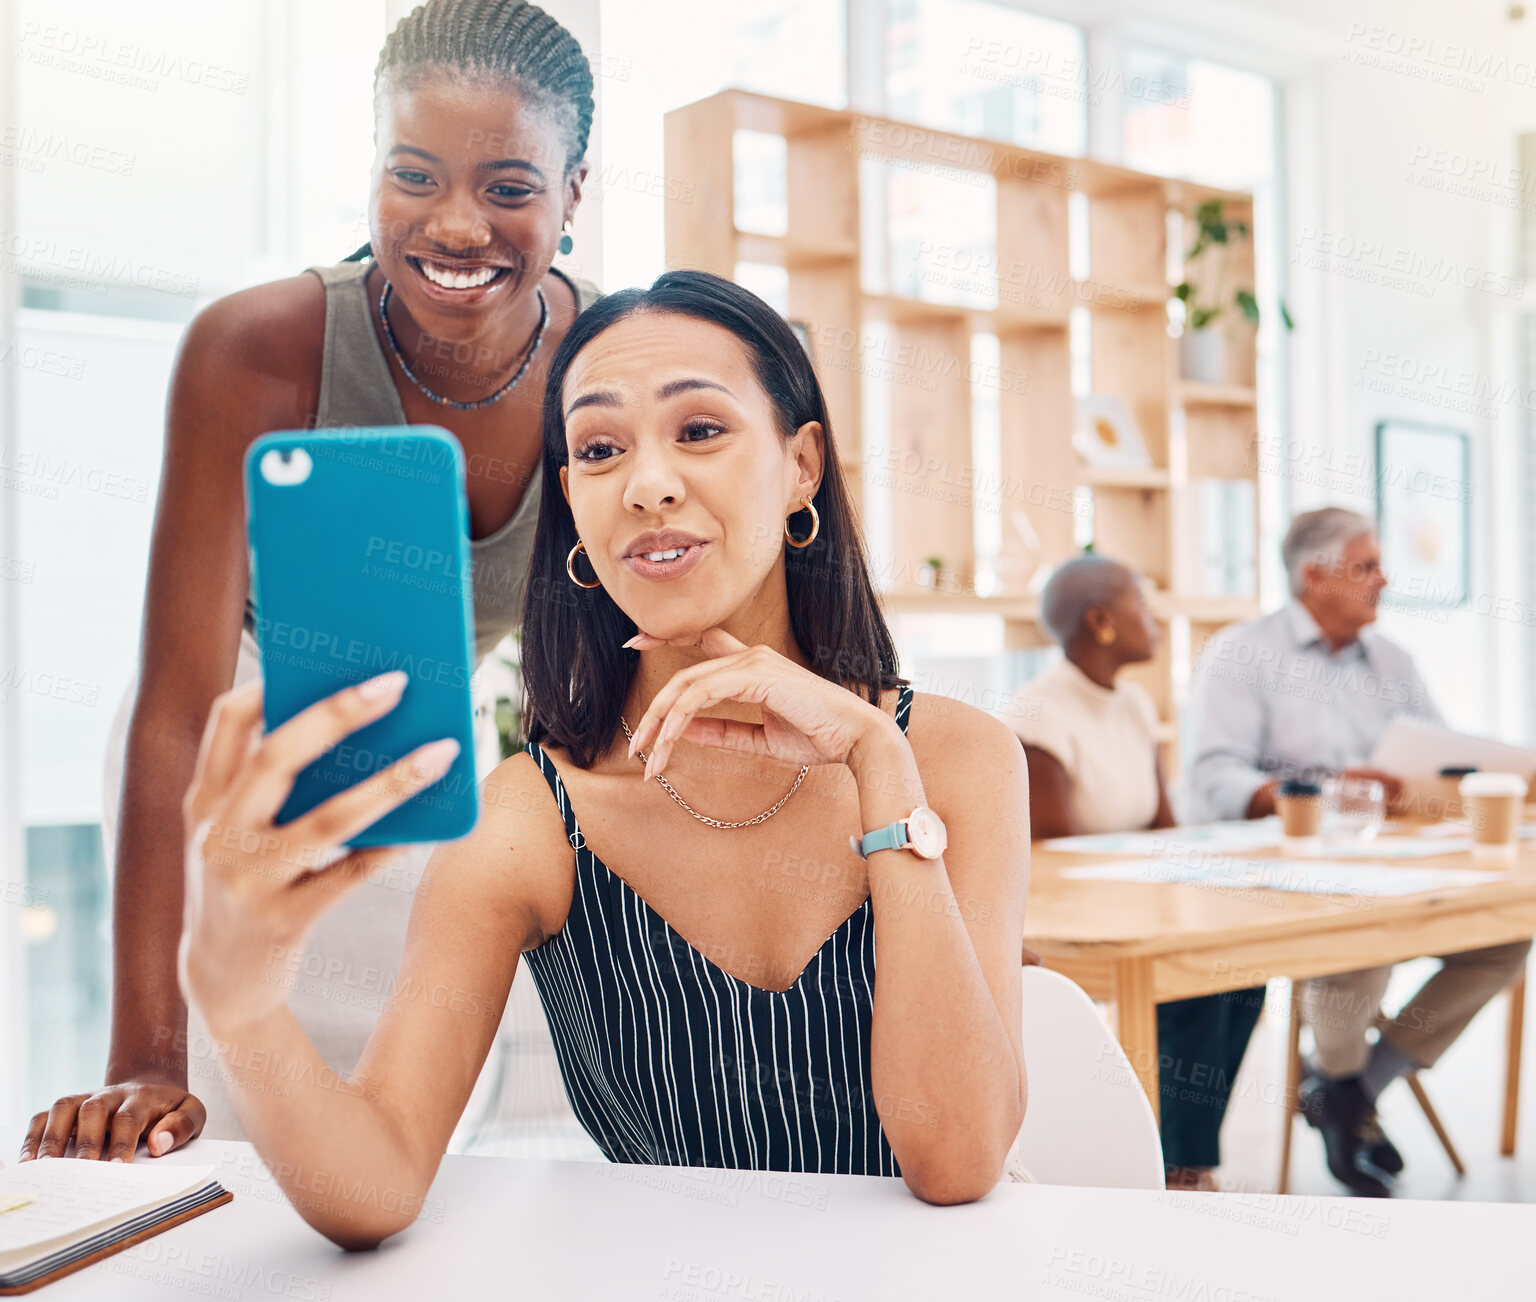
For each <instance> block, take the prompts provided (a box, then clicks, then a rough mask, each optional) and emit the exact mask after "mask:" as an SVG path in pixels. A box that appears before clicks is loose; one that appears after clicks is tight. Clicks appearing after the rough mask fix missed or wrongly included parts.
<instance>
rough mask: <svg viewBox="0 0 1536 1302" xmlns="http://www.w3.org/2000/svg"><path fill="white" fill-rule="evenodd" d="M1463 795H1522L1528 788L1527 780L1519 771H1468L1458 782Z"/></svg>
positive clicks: (1457, 785)
mask: <svg viewBox="0 0 1536 1302" xmlns="http://www.w3.org/2000/svg"><path fill="white" fill-rule="evenodd" d="M1456 789H1457V791H1459V792H1460V793H1461V794H1462V795H1463V796H1520V797H1522V798H1523V797H1524V796H1525V793H1526V791H1527V790H1528V785H1527V783H1526V780H1525V779H1524V778H1522V777H1521V776H1520V775H1519V774H1518V773H1489V772H1486V771H1479V772H1476V773H1468V774H1467V776H1466V777H1464V778H1462V780H1461V781H1460V782H1458V783H1457V784H1456Z"/></svg>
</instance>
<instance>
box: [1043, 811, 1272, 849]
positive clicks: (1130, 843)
mask: <svg viewBox="0 0 1536 1302" xmlns="http://www.w3.org/2000/svg"><path fill="white" fill-rule="evenodd" d="M1280 840H1281V834H1280V820H1279V819H1278V818H1257V819H1238V820H1236V821H1233V822H1228V823H1198V824H1191V825H1190V826H1188V827H1164V828H1159V829H1158V830H1157V831H1155V832H1153V831H1143V832H1099V833H1094V834H1090V835H1087V836H1058V837H1054V838H1053V839H1051V840H1049V841H1045V842H1042V844H1043V845H1044V846H1045V848H1046V849H1047V850H1068V851H1072V852H1074V853H1076V854H1131V855H1146V854H1163V853H1176V852H1178V851H1179V850H1186V849H1189V850H1204V851H1211V852H1218V851H1220V852H1226V853H1229V854H1240V853H1242V852H1243V851H1245V850H1268V849H1272V848H1273V847H1275V846H1278V845H1279V844H1280Z"/></svg>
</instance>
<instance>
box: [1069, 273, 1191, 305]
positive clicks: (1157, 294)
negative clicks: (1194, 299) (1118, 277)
mask: <svg viewBox="0 0 1536 1302" xmlns="http://www.w3.org/2000/svg"><path fill="white" fill-rule="evenodd" d="M1072 286H1073V291H1072V292H1073V296H1074V300H1075V301H1076V302H1077V303H1079V304H1081V305H1082V306H1084V307H1088V308H1091V309H1093V310H1094V311H1095V312H1146V311H1150V310H1152V309H1156V310H1157V311H1160V312H1161V311H1166V309H1167V305H1168V300H1169V299H1170V298H1171V297H1172V296H1173V290H1172V289H1170V288H1169V287H1168V286H1167V285H1160V284H1157V283H1155V282H1143V283H1140V284H1123V285H1122V284H1117V283H1115V282H1112V281H1099V280H1075V281H1073V282H1072Z"/></svg>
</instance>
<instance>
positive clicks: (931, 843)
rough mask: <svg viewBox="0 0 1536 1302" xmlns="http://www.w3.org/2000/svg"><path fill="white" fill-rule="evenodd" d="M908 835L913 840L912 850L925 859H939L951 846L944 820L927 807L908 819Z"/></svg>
mask: <svg viewBox="0 0 1536 1302" xmlns="http://www.w3.org/2000/svg"><path fill="white" fill-rule="evenodd" d="M907 833H908V835H909V836H911V838H912V848H913V849H914V850H916V851H917V853H918V854H920V855H922V857H923V858H924V859H937V858H938V857H939V856H940V855H941V854H943V853H944V848H945V847H946V846H947V845H948V844H949V834H948V832H947V831H945V828H944V823H943V820H941V819H940V818H939V816H938V815H937V814H935V813H934V812H933V810H931V809H929V808H928V807H927V806H926V805H920V806H919V807H918V808H916V809H914V810H913V811H912V814H911V816H910V817H909V818H908V819H907Z"/></svg>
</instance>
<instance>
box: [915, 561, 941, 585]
mask: <svg viewBox="0 0 1536 1302" xmlns="http://www.w3.org/2000/svg"><path fill="white" fill-rule="evenodd" d="M943 572H944V561H943V558H942V557H939V556H930V557H928V558H927V559H926V560H925V561H923V564H922V566H921V568H920V569H919V570H918V571H917V581H918V583H919V584H920V585H921V586H922V587H925V588H934V589H937V588H938V586H939V575H941V574H942V573H943Z"/></svg>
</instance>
